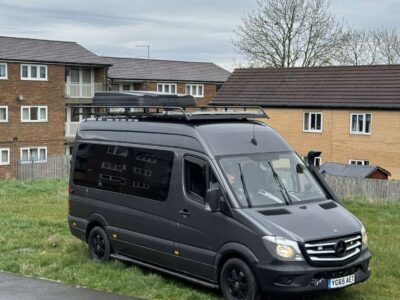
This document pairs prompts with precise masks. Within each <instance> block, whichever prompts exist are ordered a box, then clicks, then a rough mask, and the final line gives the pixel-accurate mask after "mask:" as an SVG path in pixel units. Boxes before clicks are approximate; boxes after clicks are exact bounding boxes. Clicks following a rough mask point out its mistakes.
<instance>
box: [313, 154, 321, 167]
mask: <svg viewBox="0 0 400 300" xmlns="http://www.w3.org/2000/svg"><path fill="white" fill-rule="evenodd" d="M314 166H316V167H320V166H321V157H319V156H317V157H314Z"/></svg>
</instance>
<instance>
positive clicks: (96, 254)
mask: <svg viewBox="0 0 400 300" xmlns="http://www.w3.org/2000/svg"><path fill="white" fill-rule="evenodd" d="M88 246H89V254H90V257H91V258H92V259H93V260H95V261H98V262H106V261H108V260H109V259H110V240H109V239H108V236H107V233H106V232H105V231H104V229H103V228H101V227H99V226H97V227H94V228H93V229H92V231H91V232H90V234H89V239H88Z"/></svg>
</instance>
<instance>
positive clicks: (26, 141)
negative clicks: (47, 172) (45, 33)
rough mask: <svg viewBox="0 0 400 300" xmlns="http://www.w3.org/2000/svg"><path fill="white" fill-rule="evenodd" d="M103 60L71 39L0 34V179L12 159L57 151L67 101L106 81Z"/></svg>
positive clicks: (9, 172) (64, 131)
mask: <svg viewBox="0 0 400 300" xmlns="http://www.w3.org/2000/svg"><path fill="white" fill-rule="evenodd" d="M107 67H108V64H107V63H105V62H104V61H103V60H102V59H101V58H100V57H98V56H96V55H95V54H93V53H92V52H90V51H88V50H87V49H85V48H83V47H82V46H80V45H78V44H77V43H74V42H60V41H47V40H36V39H26V38H11V37H0V179H1V178H3V179H4V178H13V177H14V176H15V162H16V161H17V160H21V161H22V162H23V161H26V162H28V161H32V160H34V161H35V162H37V163H40V162H42V161H46V159H47V156H49V155H56V154H63V153H65V148H66V147H68V145H69V142H70V141H69V138H70V136H69V135H68V133H69V130H70V128H69V127H72V126H74V125H75V122H74V121H78V120H74V119H73V118H72V117H71V116H70V114H68V111H70V105H77V104H82V103H90V101H91V98H92V97H93V95H94V92H95V90H104V89H105V87H106V72H107Z"/></svg>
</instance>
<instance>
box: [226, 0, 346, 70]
mask: <svg viewBox="0 0 400 300" xmlns="http://www.w3.org/2000/svg"><path fill="white" fill-rule="evenodd" d="M257 3H258V10H257V11H254V12H253V13H249V14H247V15H246V16H245V17H243V18H242V21H243V24H242V25H239V26H238V27H237V28H236V30H235V34H236V37H235V38H234V39H233V44H234V46H235V47H236V48H237V50H238V51H239V52H240V53H242V54H244V55H245V56H246V57H247V59H248V61H249V63H250V65H252V66H271V67H295V66H303V67H308V66H318V65H330V64H332V63H333V62H334V58H335V53H337V52H338V49H339V48H340V47H342V43H343V40H344V36H343V29H342V25H341V24H340V23H339V22H337V21H336V20H335V18H334V17H333V16H332V15H331V14H330V13H329V7H330V1H329V0H258V1H257Z"/></svg>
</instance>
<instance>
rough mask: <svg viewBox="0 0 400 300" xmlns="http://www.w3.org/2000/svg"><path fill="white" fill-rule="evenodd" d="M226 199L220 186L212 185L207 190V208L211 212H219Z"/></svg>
mask: <svg viewBox="0 0 400 300" xmlns="http://www.w3.org/2000/svg"><path fill="white" fill-rule="evenodd" d="M223 201H224V197H223V195H222V192H221V189H220V187H219V186H218V187H212V188H210V189H208V190H207V192H206V201H205V202H206V209H207V210H208V211H210V212H217V211H220V209H221V206H222V205H221V204H222V202H223Z"/></svg>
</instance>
